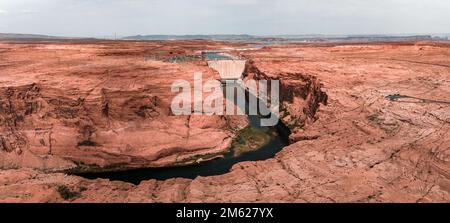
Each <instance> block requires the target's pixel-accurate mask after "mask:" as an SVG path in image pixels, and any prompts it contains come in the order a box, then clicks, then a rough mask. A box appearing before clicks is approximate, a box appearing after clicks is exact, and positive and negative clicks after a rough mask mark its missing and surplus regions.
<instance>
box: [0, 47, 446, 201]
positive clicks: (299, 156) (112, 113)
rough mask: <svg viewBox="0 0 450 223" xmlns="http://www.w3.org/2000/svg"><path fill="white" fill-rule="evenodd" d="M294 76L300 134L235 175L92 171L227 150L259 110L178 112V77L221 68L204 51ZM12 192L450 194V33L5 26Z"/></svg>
mask: <svg viewBox="0 0 450 223" xmlns="http://www.w3.org/2000/svg"><path fill="white" fill-rule="evenodd" d="M208 50H217V51H220V50H226V51H227V52H229V53H230V54H232V55H234V56H236V57H238V58H243V59H245V60H246V61H247V62H246V64H245V70H244V74H243V78H244V81H245V80H279V81H280V84H281V86H280V102H281V106H280V120H281V123H283V124H284V125H285V126H286V127H287V128H289V130H290V134H289V136H288V141H289V145H287V146H285V147H284V148H282V150H280V151H279V152H277V153H276V154H273V157H270V158H267V159H264V160H258V161H242V162H238V163H235V164H234V165H232V167H231V169H230V170H229V171H227V172H226V173H223V174H218V175H214V176H195V177H193V178H182V177H173V178H168V179H164V180H160V179H150V178H149V179H140V180H139V181H138V182H126V181H122V180H111V179H108V178H107V177H105V178H96V177H94V178H91V177H89V178H86V177H83V174H86V173H87V174H89V173H101V172H119V173H120V172H123V171H124V172H126V171H130V170H135V169H154V170H155V171H157V170H158V168H175V167H176V168H183V167H185V166H188V165H189V166H190V165H198V164H199V163H202V162H205V163H206V162H210V161H211V162H213V160H215V159H221V157H223V156H224V154H226V153H227V152H229V150H230V147H232V144H233V143H234V142H235V141H236V139H238V138H239V137H240V135H242V133H243V131H245V129H247V128H248V126H249V120H248V119H247V117H245V116H226V115H224V116H206V115H190V116H189V115H185V116H175V115H173V114H172V113H171V110H170V102H171V100H172V98H173V97H174V96H175V95H176V94H175V93H173V92H171V90H170V86H171V84H172V83H173V81H175V80H177V79H183V80H192V74H193V73H194V72H202V74H203V78H204V79H205V80H208V79H209V80H213V79H214V80H217V79H220V77H219V74H218V73H217V72H216V71H214V70H213V69H211V68H210V67H208V63H207V62H206V61H205V60H203V59H202V52H204V51H208ZM0 95H1V98H0V103H1V106H0V123H1V124H0V130H1V134H0V202H448V201H450V175H449V173H450V140H449V136H450V126H449V124H450V43H448V42H444V41H441V42H438V41H416V42H400V43H398V42H397V43H388V42H386V43H382V42H379V43H287V44H282V45H266V46H264V47H261V48H260V47H257V48H252V44H247V43H232V42H224V41H212V40H174V41H131V40H129V41H107V40H60V41H52V40H41V41H25V40H7V41H6V40H4V41H0Z"/></svg>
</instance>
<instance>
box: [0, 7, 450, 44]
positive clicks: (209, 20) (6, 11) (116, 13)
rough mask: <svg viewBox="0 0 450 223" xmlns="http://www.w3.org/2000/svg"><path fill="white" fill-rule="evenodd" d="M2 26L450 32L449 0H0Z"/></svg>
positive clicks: (94, 32)
mask: <svg viewBox="0 0 450 223" xmlns="http://www.w3.org/2000/svg"><path fill="white" fill-rule="evenodd" d="M0 33H28V34H46V35H55V36H70V37H107V36H114V35H117V36H119V37H121V36H129V35H137V34H171V35H184V34H251V35H287V34H291V35H295V34H328V35H348V34H400V35H401V34H419V33H420V34H433V33H436V34H438V33H450V1H449V0H276V1H275V0H0Z"/></svg>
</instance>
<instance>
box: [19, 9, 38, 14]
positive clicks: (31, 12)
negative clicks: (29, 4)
mask: <svg viewBox="0 0 450 223" xmlns="http://www.w3.org/2000/svg"><path fill="white" fill-rule="evenodd" d="M19 13H20V14H33V13H37V11H36V10H31V9H22V10H20V11H19Z"/></svg>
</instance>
